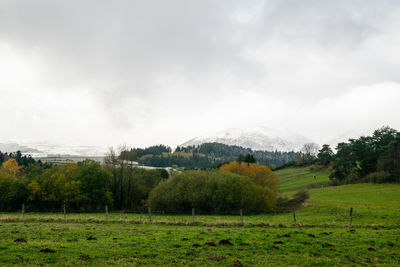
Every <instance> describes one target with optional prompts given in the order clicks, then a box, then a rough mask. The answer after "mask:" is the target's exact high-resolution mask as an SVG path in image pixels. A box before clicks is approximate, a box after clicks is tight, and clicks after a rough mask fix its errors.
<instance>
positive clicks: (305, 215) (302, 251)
mask: <svg viewBox="0 0 400 267" xmlns="http://www.w3.org/2000/svg"><path fill="white" fill-rule="evenodd" d="M277 174H278V176H279V177H280V179H281V183H282V185H281V189H282V192H283V193H284V194H288V195H290V194H293V193H294V192H296V191H297V190H299V189H302V188H311V189H309V192H310V196H311V197H310V199H309V200H308V201H307V206H306V207H305V208H303V209H301V210H299V211H297V212H296V217H297V222H298V225H293V215H292V214H291V213H289V214H265V215H246V216H245V217H244V225H241V224H240V217H239V216H232V215H230V216H220V215H198V216H196V223H195V224H193V223H192V218H191V215H162V214H154V215H153V216H152V223H151V224H150V223H149V222H148V217H147V215H146V214H121V213H110V215H109V220H108V222H105V220H104V219H105V216H104V214H101V213H99V214H68V215H67V220H66V221H64V218H63V215H62V214H61V213H59V214H46V213H45V214H43V213H40V214H39V213H26V214H25V218H24V221H22V220H21V215H20V214H18V213H1V214H0V265H1V266H7V265H60V266H64V265H67V266H72V265H92V266H99V265H100V266H105V265H111V264H118V265H122V266H127V265H138V266H142V265H147V266H159V265H167V266H198V265H201V266H235V264H236V266H241V265H240V264H242V265H244V266H266V265H272V266H296V265H300V266H347V265H350V266H352V265H382V266H399V265H400V185H398V184H397V185H390V184H385V185H374V184H357V185H346V186H338V187H326V181H327V179H328V176H327V175H328V171H327V170H326V169H317V168H310V167H305V168H290V169H284V170H280V171H278V172H277ZM314 175H316V176H317V181H314V178H313V176H314ZM350 207H352V208H354V216H353V225H352V227H348V226H347V224H348V212H349V208H350ZM221 240H228V241H229V242H230V243H231V244H225V245H223V244H219V243H220V241H221ZM24 241H26V242H24ZM223 242H224V241H222V243H223Z"/></svg>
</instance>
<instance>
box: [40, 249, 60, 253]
mask: <svg viewBox="0 0 400 267" xmlns="http://www.w3.org/2000/svg"><path fill="white" fill-rule="evenodd" d="M40 252H42V253H56V252H57V251H55V250H54V249H51V248H44V249H41V250H40Z"/></svg>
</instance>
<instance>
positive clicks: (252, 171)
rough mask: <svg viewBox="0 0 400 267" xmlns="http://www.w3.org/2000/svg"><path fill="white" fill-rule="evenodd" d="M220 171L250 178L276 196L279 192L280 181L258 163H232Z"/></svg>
mask: <svg viewBox="0 0 400 267" xmlns="http://www.w3.org/2000/svg"><path fill="white" fill-rule="evenodd" d="M220 171H223V172H232V173H237V174H240V175H244V176H248V177H250V179H251V180H252V181H253V182H254V183H255V184H257V185H261V186H264V187H268V188H269V189H270V190H271V191H272V192H274V194H277V193H278V191H279V181H278V178H277V177H276V176H275V174H274V173H273V172H272V171H271V170H270V169H269V168H268V167H267V166H263V165H258V164H256V163H245V162H231V163H228V164H224V165H222V166H221V167H220Z"/></svg>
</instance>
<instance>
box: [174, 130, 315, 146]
mask: <svg viewBox="0 0 400 267" xmlns="http://www.w3.org/2000/svg"><path fill="white" fill-rule="evenodd" d="M213 142H215V143H221V144H226V145H235V146H241V147H246V148H251V149H253V150H264V151H275V150H278V151H283V152H284V151H292V150H293V151H299V150H300V149H301V148H302V147H303V145H304V144H305V143H310V142H311V141H310V140H309V139H307V138H306V137H304V136H302V135H300V134H296V133H293V132H290V131H286V130H276V129H270V128H266V127H252V128H229V129H226V130H223V131H219V132H216V133H211V134H207V135H204V136H199V137H196V138H193V139H191V140H189V141H187V142H185V143H183V144H181V145H180V146H181V147H187V146H198V145H200V144H203V143H213Z"/></svg>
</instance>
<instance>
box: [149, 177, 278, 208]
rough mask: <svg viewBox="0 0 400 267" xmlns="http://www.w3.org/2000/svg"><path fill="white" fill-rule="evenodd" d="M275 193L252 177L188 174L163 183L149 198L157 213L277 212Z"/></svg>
mask: <svg viewBox="0 0 400 267" xmlns="http://www.w3.org/2000/svg"><path fill="white" fill-rule="evenodd" d="M275 199H276V196H275V192H274V191H272V190H271V189H270V188H268V187H267V186H262V185H257V184H256V183H254V182H253V181H252V180H251V178H250V177H247V176H243V175H238V174H234V173H229V172H223V171H185V172H182V173H177V174H175V175H173V177H172V178H170V179H168V180H166V181H163V182H161V183H160V184H159V185H158V186H157V187H156V188H154V190H152V192H151V193H150V196H149V201H148V203H149V205H150V206H151V207H152V208H153V209H156V210H164V211H173V212H187V211H190V210H191V209H192V208H195V209H196V210H197V211H200V212H216V213H220V212H221V213H224V212H237V211H238V210H239V209H245V210H246V211H247V212H268V211H273V210H275V206H276V205H275Z"/></svg>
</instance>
